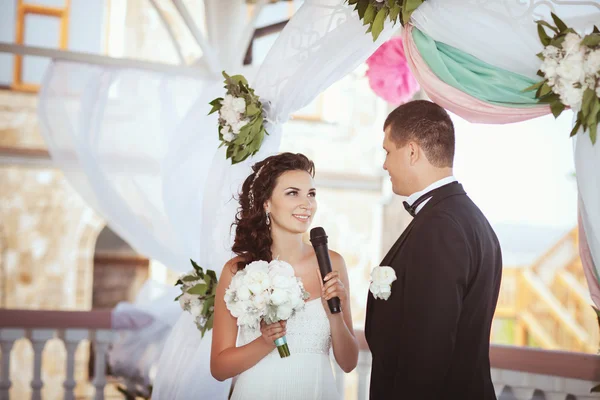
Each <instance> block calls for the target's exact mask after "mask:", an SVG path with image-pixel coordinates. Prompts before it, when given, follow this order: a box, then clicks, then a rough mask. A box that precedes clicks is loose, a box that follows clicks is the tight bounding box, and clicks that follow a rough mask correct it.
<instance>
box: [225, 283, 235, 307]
mask: <svg viewBox="0 0 600 400" xmlns="http://www.w3.org/2000/svg"><path fill="white" fill-rule="evenodd" d="M234 297H235V291H234V290H233V289H232V288H231V286H230V287H228V288H227V289H225V296H224V299H225V304H230V303H231V302H232V301H233V299H234Z"/></svg>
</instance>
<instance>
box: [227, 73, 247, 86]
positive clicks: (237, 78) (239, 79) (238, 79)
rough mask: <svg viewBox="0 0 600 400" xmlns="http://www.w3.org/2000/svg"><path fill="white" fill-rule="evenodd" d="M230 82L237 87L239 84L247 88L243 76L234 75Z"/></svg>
mask: <svg viewBox="0 0 600 400" xmlns="http://www.w3.org/2000/svg"><path fill="white" fill-rule="evenodd" d="M231 80H232V81H233V82H234V83H236V84H238V85H239V84H240V83H241V84H242V85H244V86H248V81H247V80H246V78H244V76H243V75H234V76H232V77H231Z"/></svg>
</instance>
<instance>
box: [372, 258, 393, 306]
mask: <svg viewBox="0 0 600 400" xmlns="http://www.w3.org/2000/svg"><path fill="white" fill-rule="evenodd" d="M395 280H396V271H394V269H393V268H391V267H386V266H379V267H375V268H373V271H371V284H370V286H369V290H370V291H371V293H373V297H375V298H376V299H383V300H387V299H388V298H389V297H390V295H391V294H392V283H393V282H394V281H395Z"/></svg>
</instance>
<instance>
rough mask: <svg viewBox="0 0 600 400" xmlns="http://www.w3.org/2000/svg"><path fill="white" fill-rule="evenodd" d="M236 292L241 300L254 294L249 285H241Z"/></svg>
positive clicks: (248, 298)
mask: <svg viewBox="0 0 600 400" xmlns="http://www.w3.org/2000/svg"><path fill="white" fill-rule="evenodd" d="M236 293H237V297H238V299H240V300H241V301H246V300H250V296H252V293H251V292H250V290H249V289H248V287H247V286H242V287H240V288H239V289H238V290H237V292H236Z"/></svg>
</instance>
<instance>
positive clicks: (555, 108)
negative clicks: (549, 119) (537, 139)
mask: <svg viewBox="0 0 600 400" xmlns="http://www.w3.org/2000/svg"><path fill="white" fill-rule="evenodd" d="M550 110H551V111H552V115H554V118H558V116H559V115H560V114H561V113H562V112H563V111H564V110H565V105H564V104H563V103H561V102H560V101H555V102H553V103H551V104H550Z"/></svg>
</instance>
